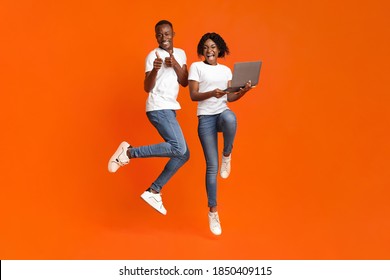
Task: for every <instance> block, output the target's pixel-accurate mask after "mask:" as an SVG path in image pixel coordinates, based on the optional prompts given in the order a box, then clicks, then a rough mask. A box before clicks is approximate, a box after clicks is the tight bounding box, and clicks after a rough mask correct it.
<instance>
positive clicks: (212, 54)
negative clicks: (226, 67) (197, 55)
mask: <svg viewBox="0 0 390 280" xmlns="http://www.w3.org/2000/svg"><path fill="white" fill-rule="evenodd" d="M218 54H219V49H218V46H217V44H215V43H214V41H213V40H211V39H207V41H206V42H204V45H203V56H204V58H205V60H206V62H207V63H208V64H211V65H217V59H218Z"/></svg>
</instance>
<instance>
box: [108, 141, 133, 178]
mask: <svg viewBox="0 0 390 280" xmlns="http://www.w3.org/2000/svg"><path fill="white" fill-rule="evenodd" d="M129 147H130V145H129V143H127V142H126V141H123V142H122V143H121V144H120V145H119V147H118V149H117V150H116V152H115V153H114V154H113V155H112V157H111V158H110V160H109V161H108V171H109V172H111V173H114V172H116V171H117V170H118V169H119V167H121V166H124V165H126V164H128V163H129V162H130V159H129V157H128V156H127V149H128V148H129Z"/></svg>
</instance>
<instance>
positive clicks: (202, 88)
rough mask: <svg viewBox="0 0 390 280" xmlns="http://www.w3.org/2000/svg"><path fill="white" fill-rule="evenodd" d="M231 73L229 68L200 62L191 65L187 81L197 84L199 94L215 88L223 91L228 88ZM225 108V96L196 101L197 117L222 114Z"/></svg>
mask: <svg viewBox="0 0 390 280" xmlns="http://www.w3.org/2000/svg"><path fill="white" fill-rule="evenodd" d="M232 76H233V75H232V71H231V70H230V68H229V67H227V66H225V65H222V64H217V65H210V64H206V63H204V62H202V61H198V62H194V63H192V64H191V67H190V70H189V73H188V80H193V81H197V82H199V92H200V93H202V92H208V91H212V90H214V89H216V88H219V89H221V90H224V89H226V88H227V87H228V81H230V80H231V79H232ZM226 109H229V107H228V106H227V95H226V94H225V95H224V96H222V97H220V98H216V97H210V98H208V99H205V100H202V101H198V110H197V115H198V116H199V115H215V114H219V113H222V112H223V111H225V110H226Z"/></svg>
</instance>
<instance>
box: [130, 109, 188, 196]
mask: <svg viewBox="0 0 390 280" xmlns="http://www.w3.org/2000/svg"><path fill="white" fill-rule="evenodd" d="M146 115H147V117H148V119H149V121H150V122H151V123H152V124H153V126H154V127H155V128H156V129H157V131H158V133H159V134H160V135H161V137H162V138H163V139H164V140H165V142H162V143H159V144H154V145H149V146H140V147H134V148H131V150H130V153H131V157H132V158H149V157H169V158H170V159H169V161H168V162H167V164H166V165H165V167H164V170H163V171H162V172H161V174H160V175H159V176H158V177H157V179H156V180H155V181H154V182H153V183H152V185H151V186H150V188H151V189H153V190H155V191H156V192H160V191H161V189H162V188H163V186H164V185H165V184H166V183H167V182H168V181H169V179H171V178H172V176H173V175H174V174H175V173H176V172H177V170H179V168H180V167H182V166H183V165H184V163H186V162H187V161H188V159H189V158H190V151H189V149H188V146H187V143H186V141H185V139H184V135H183V132H182V130H181V128H180V125H179V123H178V121H177V119H176V111H174V110H158V111H150V112H147V113H146Z"/></svg>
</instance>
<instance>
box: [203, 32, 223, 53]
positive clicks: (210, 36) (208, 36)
mask: <svg viewBox="0 0 390 280" xmlns="http://www.w3.org/2000/svg"><path fill="white" fill-rule="evenodd" d="M208 39H210V40H212V41H213V42H214V43H215V44H216V45H217V47H218V49H219V54H218V57H225V55H228V54H229V53H230V51H229V48H228V46H227V45H226V43H225V40H224V39H223V38H222V37H221V36H220V35H219V34H217V33H215V32H211V33H206V34H204V35H203V36H202V38H201V39H200V41H199V43H198V55H199V56H202V55H203V47H204V43H205V42H206V41H207V40H208Z"/></svg>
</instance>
